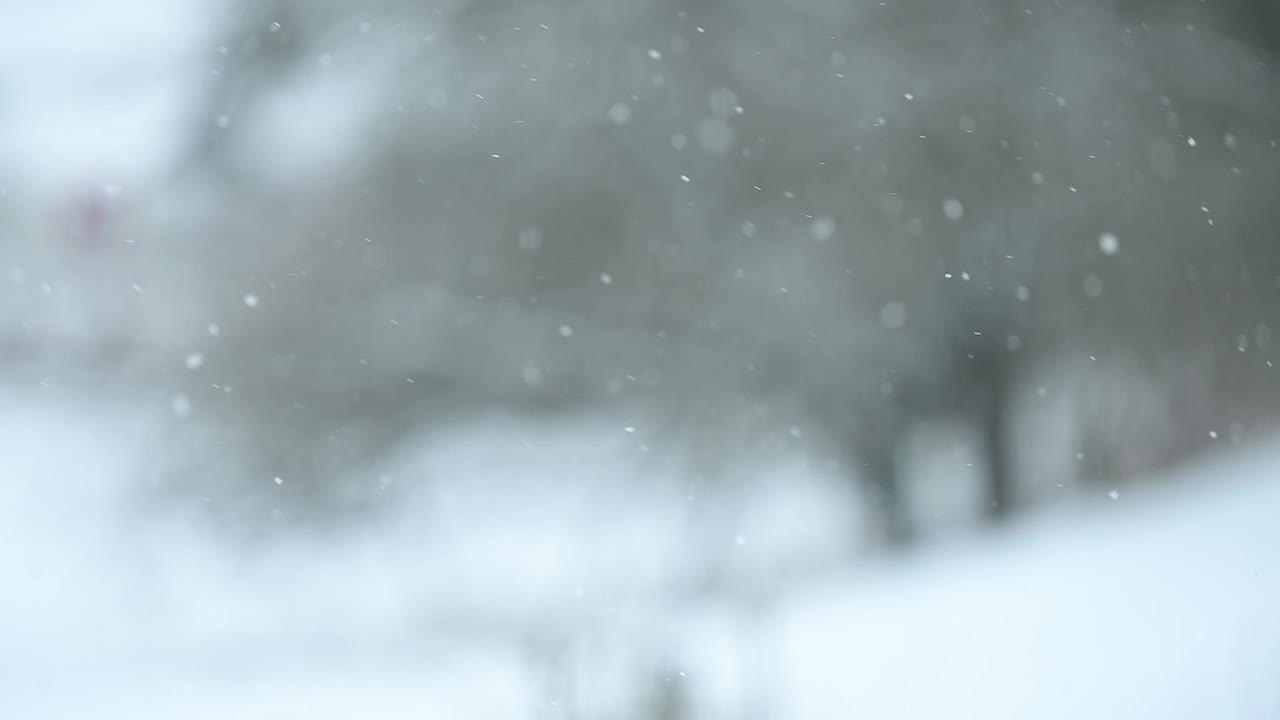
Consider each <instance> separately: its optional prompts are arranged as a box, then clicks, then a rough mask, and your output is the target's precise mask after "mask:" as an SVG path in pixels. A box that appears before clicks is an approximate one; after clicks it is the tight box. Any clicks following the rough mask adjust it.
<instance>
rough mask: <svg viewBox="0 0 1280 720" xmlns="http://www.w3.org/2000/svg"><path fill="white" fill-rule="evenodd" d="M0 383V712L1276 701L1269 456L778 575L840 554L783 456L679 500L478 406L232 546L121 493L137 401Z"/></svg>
mask: <svg viewBox="0 0 1280 720" xmlns="http://www.w3.org/2000/svg"><path fill="white" fill-rule="evenodd" d="M46 392H48V391H46ZM4 400H5V402H4V414H3V416H2V417H0V446H2V447H4V448H5V457H4V468H3V472H4V474H5V476H6V477H5V483H4V484H3V486H0V521H2V522H0V564H2V565H3V567H4V568H5V576H6V577H5V581H4V585H5V592H4V593H3V594H2V595H0V637H3V638H4V641H3V643H0V678H3V680H2V681H0V682H3V684H4V685H5V689H4V692H3V694H0V710H2V711H3V712H2V713H0V714H3V716H4V717H13V718H31V719H33V720H43V719H46V718H49V719H52V718H84V717H94V718H150V717H155V718H162V717H163V718H168V717H176V716H181V717H192V718H229V717H234V718H264V719H265V718H271V719H276V718H279V719H285V718H350V717H377V718H409V717H423V716H427V717H433V718H460V719H461V718H469V719H470V718H543V717H565V718H570V717H620V718H630V717H640V718H648V717H695V718H738V717H761V716H764V717H777V718H814V719H815V720H820V719H823V718H855V717H868V718H939V717H948V718H954V717H975V718H978V717H981V718H988V719H991V718H1025V717H1039V718H1059V717H1060V718H1080V717H1090V718H1184V717H1185V718H1203V717H1216V718H1241V719H1246V718H1247V719H1249V720H1256V719H1258V718H1277V717H1280V690H1278V689H1277V688H1280V685H1278V684H1277V682H1276V678H1278V677H1280V611H1278V610H1277V608H1280V552H1277V551H1276V548H1280V530H1277V525H1276V523H1275V511H1276V508H1280V482H1278V481H1277V479H1276V478H1277V474H1276V471H1277V469H1280V455H1278V454H1277V453H1276V452H1275V451H1274V450H1260V451H1254V452H1250V453H1245V452H1241V453H1240V454H1238V455H1237V456H1233V457H1222V458H1219V459H1215V460H1213V461H1207V462H1205V463H1204V464H1203V465H1201V466H1198V467H1195V468H1190V469H1187V470H1186V471H1184V473H1183V475H1184V476H1185V477H1178V478H1172V479H1170V480H1171V482H1169V483H1166V484H1165V489H1164V490H1162V491H1148V492H1147V493H1145V495H1144V494H1143V493H1140V492H1138V491H1128V490H1126V492H1125V494H1124V495H1122V496H1120V497H1118V499H1116V500H1108V499H1105V498H1104V499H1103V500H1102V501H1101V502H1103V503H1106V507H1104V508H1091V509H1090V510H1091V512H1089V513H1088V516H1089V517H1090V518H1093V519H1092V520H1086V519H1085V517H1084V516H1085V513H1084V512H1082V509H1081V508H1077V509H1075V510H1070V511H1064V512H1059V513H1057V514H1055V515H1053V516H1048V517H1041V518H1039V519H1036V518H1032V519H1030V520H1028V521H1027V522H1026V523H1024V524H1022V525H1020V526H1018V527H1016V528H1013V529H1010V530H1009V531H1008V532H1006V533H1004V534H1003V535H1001V536H998V537H996V536H992V537H986V538H981V539H975V540H969V541H958V542H956V543H954V544H952V545H950V546H949V547H946V548H945V549H941V550H935V551H930V552H926V553H922V554H920V555H918V556H915V557H909V558H898V559H894V560H893V561H892V562H890V561H881V560H872V561H864V562H862V563H859V564H854V563H853V562H845V566H846V569H844V570H839V571H823V572H814V571H804V572H791V573H790V574H788V568H791V569H794V568H797V567H803V566H804V565H805V563H803V562H802V561H801V560H803V557H800V556H803V555H805V554H808V555H810V556H812V557H818V558H822V557H826V558H835V557H837V556H839V554H840V553H847V554H848V555H849V556H853V555H854V554H855V553H853V551H852V550H851V548H852V547H854V546H852V545H850V543H851V542H853V541H852V540H851V539H850V538H851V537H854V536H856V533H854V534H853V535H850V534H848V532H847V531H848V530H849V529H848V528H844V527H841V526H842V523H844V520H843V518H847V517H849V516H850V515H849V511H850V508H849V507H848V506H847V505H845V506H841V505H840V504H839V503H836V502H834V501H835V500H836V499H837V498H838V497H839V496H838V495H835V494H834V490H833V486H832V485H830V484H827V482H826V480H824V479H823V478H821V477H814V476H812V473H810V476H808V477H806V476H805V472H806V471H805V470H804V469H803V465H802V464H794V465H791V466H779V467H782V468H783V469H782V470H778V471H775V472H773V474H772V475H769V473H768V472H765V473H764V474H765V475H767V476H769V482H761V484H760V487H763V488H768V487H769V486H770V485H771V484H772V487H774V488H777V487H780V486H781V484H782V483H787V485H786V487H790V488H793V489H795V492H794V493H778V492H773V493H770V492H767V491H761V492H760V493H750V492H749V493H745V494H743V495H742V496H739V497H737V498H736V499H735V498H726V499H723V500H719V499H714V498H710V497H707V498H697V499H696V502H694V501H691V500H690V499H689V498H687V497H684V496H682V495H679V494H678V493H676V492H673V491H671V486H669V485H668V484H666V483H667V481H665V480H663V479H662V478H661V477H660V475H661V472H659V471H658V470H657V469H655V466H653V465H652V464H645V461H644V460H643V459H641V454H640V453H638V452H637V451H636V448H635V447H634V445H633V444H631V443H629V441H627V440H626V439H625V437H626V434H625V433H624V434H619V433H616V430H615V428H613V427H612V426H610V425H608V424H607V423H601V422H595V423H587V422H585V421H584V423H582V424H580V425H577V426H570V427H551V426H546V425H532V424H524V425H520V424H519V423H518V422H516V421H512V420H501V421H495V422H494V423H492V424H489V425H487V426H480V427H476V428H472V429H466V430H462V431H459V432H458V433H455V434H453V435H450V436H447V437H443V438H440V439H439V440H438V441H437V442H434V443H431V444H426V445H421V446H419V447H422V448H424V449H423V450H422V451H421V452H419V453H417V454H409V455H406V456H405V457H402V458H401V459H400V460H397V461H396V462H397V463H398V464H399V465H400V468H399V470H398V471H397V472H398V473H400V474H402V475H403V474H405V473H408V472H410V471H412V470H413V469H414V468H416V469H417V470H419V471H422V472H428V473H430V474H431V475H432V476H433V477H436V478H441V479H442V480H441V481H440V482H439V483H438V484H437V485H436V486H435V488H434V489H433V490H432V491H431V492H428V493H419V494H418V495H415V496H413V497H412V499H411V501H410V502H408V503H406V506H405V507H404V508H403V511H402V512H398V513H393V514H392V515H391V516H389V517H387V518H384V519H383V520H382V521H379V522H377V523H375V524H373V525H372V526H370V527H364V528H354V529H351V530H349V531H348V532H345V533H335V534H333V535H331V536H328V537H325V538H314V537H313V538H310V539H308V538H304V537H303V536H302V535H301V534H300V533H297V534H286V535H285V537H286V538H291V539H288V540H287V541H280V542H277V543H273V544H271V545H270V546H261V545H258V546H233V545H232V544H231V543H230V542H228V541H225V540H217V539H215V537H214V536H213V535H212V534H211V533H209V532H206V531H204V530H201V529H200V526H199V525H198V524H197V523H195V522H194V521H192V520H190V519H184V518H182V517H179V516H176V515H175V514H173V513H171V512H161V511H156V510H154V509H150V510H142V509H140V508H139V507H138V503H137V502H136V500H137V497H138V492H139V491H140V490H141V489H142V488H141V485H142V483H141V482H140V480H139V479H140V478H142V477H143V476H144V475H145V473H144V470H145V468H146V467H147V466H148V465H149V464H152V463H154V462H156V460H157V459H156V454H157V453H158V452H159V450H158V449H157V447H155V446H148V444H147V443H148V440H152V439H154V438H155V437H157V435H156V434H155V431H156V429H157V428H158V427H159V426H158V425H157V423H161V422H172V419H171V418H170V417H168V416H166V414H165V413H163V412H162V413H157V414H156V415H155V416H154V417H152V416H149V415H148V414H147V413H145V412H139V411H137V410H136V409H134V408H132V407H130V406H129V405H128V404H124V403H116V402H111V401H108V400H98V401H96V402H95V403H94V404H92V405H85V404H84V403H82V402H75V401H72V400H69V399H66V398H61V397H57V396H43V397H42V396H39V395H34V396H33V395H32V394H31V393H29V392H25V391H24V392H20V393H18V392H10V393H6V394H5V397H4ZM620 435H621V436H623V437H624V439H622V440H616V441H614V442H612V443H611V442H610V441H609V440H608V439H607V438H608V437H610V436H612V437H615V438H617V437H619V436H620ZM645 474H649V476H650V478H651V479H652V482H650V483H649V484H647V485H646V484H645V483H640V482H636V480H637V478H641V477H643V476H645ZM266 481H267V482H270V480H266ZM824 488H826V489H825V490H824ZM824 493H825V494H824ZM806 496H809V497H812V498H814V500H813V501H811V502H810V501H805V500H803V498H804V497H806ZM785 497H791V498H792V500H791V501H789V502H780V498H785ZM743 498H745V499H743ZM753 498H754V499H753ZM797 498H799V499H797ZM824 499H825V500H826V501H827V502H824ZM700 503H701V504H708V505H711V506H714V508H715V511H712V512H708V511H705V510H690V507H689V506H690V505H694V506H697V505H698V504H700ZM734 503H736V505H735V504H734ZM779 508H781V509H779ZM837 508H842V509H839V512H840V513H842V514H839V515H837V513H836V509H837ZM854 515H856V513H854ZM760 518H766V520H760ZM765 527H768V528H771V530H770V531H769V532H770V533H772V534H771V535H770V534H768V533H765V534H760V535H753V534H752V533H753V532H757V531H758V532H760V533H764V530H763V528H765ZM744 528H745V529H744ZM735 533H741V534H737V535H735ZM766 537H767V538H771V539H768V540H765V538H766ZM780 550H781V551H780ZM788 553H790V554H788ZM798 557H800V560H797V558H798ZM713 576H714V577H715V578H717V579H716V580H715V582H710V581H708V582H707V583H703V584H701V585H700V584H699V578H702V579H706V578H708V577H713Z"/></svg>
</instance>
